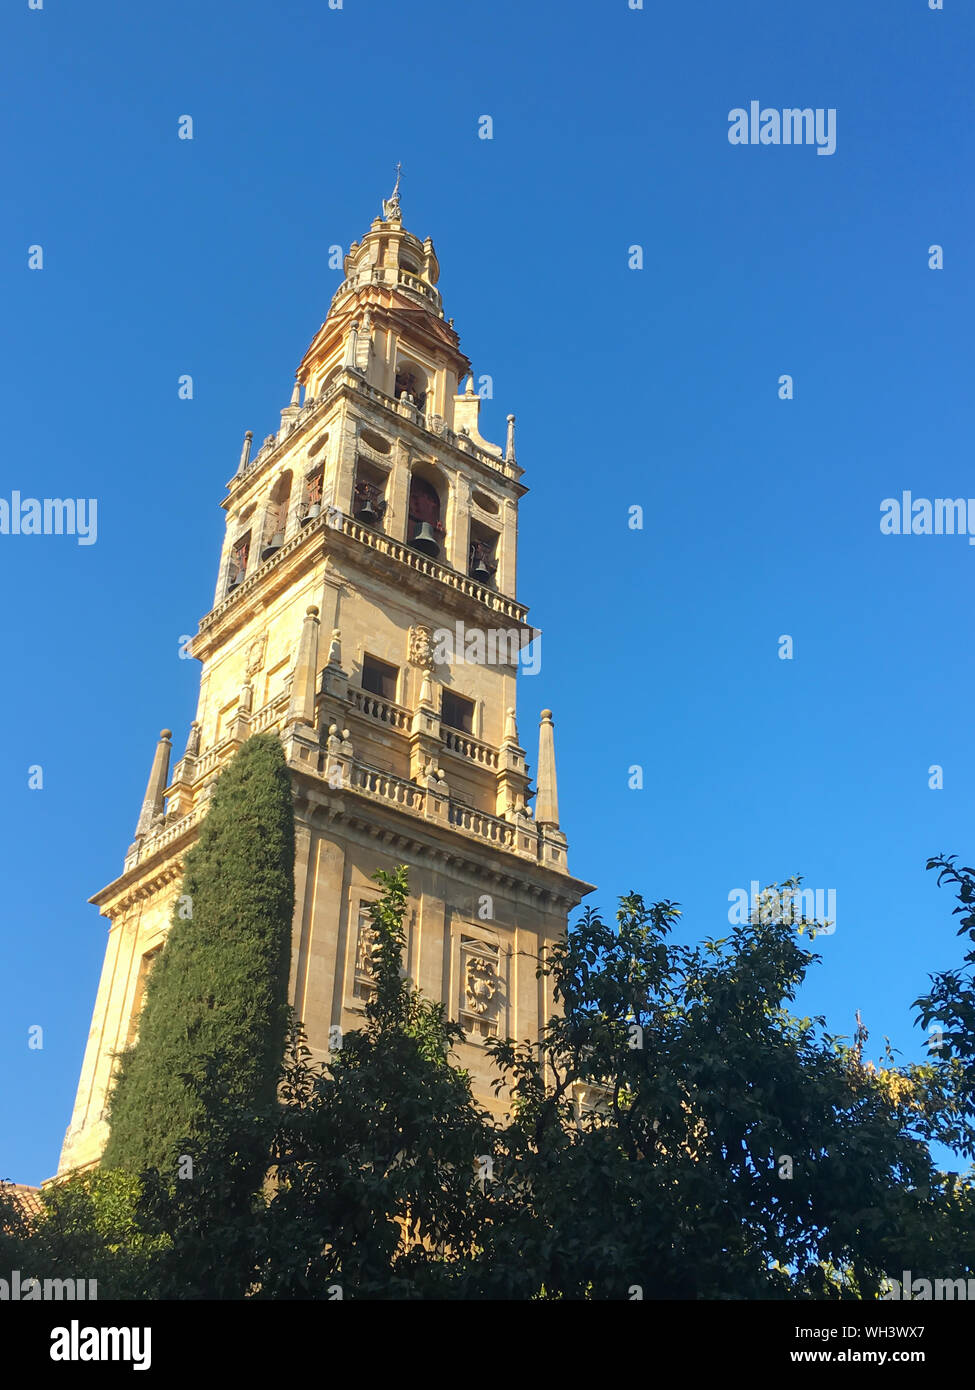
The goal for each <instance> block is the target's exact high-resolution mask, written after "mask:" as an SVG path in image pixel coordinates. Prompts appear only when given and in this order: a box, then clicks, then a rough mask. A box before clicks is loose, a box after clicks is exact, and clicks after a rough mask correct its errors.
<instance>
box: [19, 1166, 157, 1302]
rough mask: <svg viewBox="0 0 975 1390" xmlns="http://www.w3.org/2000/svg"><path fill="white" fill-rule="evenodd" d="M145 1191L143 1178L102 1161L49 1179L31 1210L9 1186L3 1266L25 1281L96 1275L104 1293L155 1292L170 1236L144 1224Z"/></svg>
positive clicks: (134, 1295) (142, 1294)
mask: <svg viewBox="0 0 975 1390" xmlns="http://www.w3.org/2000/svg"><path fill="white" fill-rule="evenodd" d="M139 1195H140V1185H139V1180H138V1179H137V1178H135V1177H133V1176H132V1175H131V1174H129V1173H125V1172H123V1171H121V1170H119V1169H113V1170H107V1169H104V1168H102V1169H88V1170H86V1171H84V1172H80V1173H75V1174H73V1175H72V1176H71V1177H69V1178H67V1179H65V1180H63V1181H61V1182H57V1183H52V1184H49V1185H48V1186H47V1187H45V1188H43V1189H42V1190H41V1194H40V1201H41V1206H42V1210H41V1211H40V1212H39V1213H36V1214H31V1215H29V1216H25V1215H24V1213H23V1211H22V1209H21V1208H20V1206H19V1204H18V1203H17V1201H16V1199H14V1198H13V1197H12V1196H11V1194H9V1193H4V1194H0V1258H2V1259H3V1263H4V1269H5V1270H6V1271H9V1270H13V1269H18V1270H19V1271H20V1275H21V1284H23V1283H24V1282H25V1281H26V1280H27V1279H28V1278H36V1279H40V1280H44V1279H51V1278H72V1279H84V1280H86V1281H87V1280H91V1279H93V1280H96V1281H97V1285H98V1297H99V1299H102V1300H104V1299H109V1298H124V1299H130V1298H144V1297H147V1296H149V1297H151V1296H153V1294H154V1290H155V1279H154V1275H153V1273H152V1271H153V1269H154V1262H155V1259H156V1258H157V1256H158V1253H159V1252H160V1251H161V1249H162V1247H163V1245H164V1243H165V1241H164V1238H160V1237H159V1236H154V1235H149V1234H147V1233H146V1232H145V1231H144V1230H143V1229H142V1228H141V1227H140V1225H139V1222H138V1220H137V1216H136V1212H137V1208H138V1202H139ZM5 1277H7V1276H5Z"/></svg>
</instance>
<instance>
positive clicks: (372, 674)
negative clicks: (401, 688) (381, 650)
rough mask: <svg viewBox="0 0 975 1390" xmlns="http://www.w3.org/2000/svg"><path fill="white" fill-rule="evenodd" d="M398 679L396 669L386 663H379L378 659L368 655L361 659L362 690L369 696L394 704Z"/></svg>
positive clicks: (397, 670)
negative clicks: (367, 692)
mask: <svg viewBox="0 0 975 1390" xmlns="http://www.w3.org/2000/svg"><path fill="white" fill-rule="evenodd" d="M398 678H399V669H398V667H396V666H390V665H389V664H388V662H385V661H380V660H379V659H378V657H375V656H369V655H368V654H367V655H365V656H364V657H363V658H362V688H363V690H368V691H369V693H370V694H371V695H378V696H379V697H380V698H381V699H383V700H392V701H394V702H395V700H396V682H397V680H398Z"/></svg>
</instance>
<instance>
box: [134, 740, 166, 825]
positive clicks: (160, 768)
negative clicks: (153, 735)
mask: <svg viewBox="0 0 975 1390" xmlns="http://www.w3.org/2000/svg"><path fill="white" fill-rule="evenodd" d="M172 737H173V731H172V729H163V730H162V731H161V733H160V735H159V742H158V743H157V744H156V752H155V755H154V757H153V759H152V771H151V772H150V773H149V781H148V782H147V784H146V794H145V796H144V797H143V800H142V810H141V811H140V813H139V821H138V824H137V825H136V827H135V835H136V839H138V838H139V836H140V835H148V833H149V831H150V830H151V829H152V826H153V822H154V821H155V820H156V819H157V818H158V817H159V816H161V815H162V813H163V805H164V804H165V798H164V796H163V792H164V791H165V790H166V787H167V785H168V784H169V755H170V753H171V752H172V750H173V745H172V743H171V742H170V740H171V739H172Z"/></svg>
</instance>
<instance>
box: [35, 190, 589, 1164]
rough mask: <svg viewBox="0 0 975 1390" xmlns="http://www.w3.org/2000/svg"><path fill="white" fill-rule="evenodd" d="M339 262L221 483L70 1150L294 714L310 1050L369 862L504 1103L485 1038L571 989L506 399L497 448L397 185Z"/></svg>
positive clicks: (361, 918) (123, 881) (411, 959)
mask: <svg viewBox="0 0 975 1390" xmlns="http://www.w3.org/2000/svg"><path fill="white" fill-rule="evenodd" d="M344 270H345V279H344V281H343V283H342V284H341V285H340V286H339V289H338V290H337V292H336V294H335V297H334V298H333V300H332V304H331V308H330V309H329V312H328V316H327V318H326V320H325V322H324V323H323V324H322V326H321V328H320V329H319V330H318V332H317V333H316V334H315V337H314V339H313V340H312V343H311V346H310V347H309V348H308V350H307V352H306V353H305V355H304V357H303V358H302V360H301V362H300V364H299V366H298V370H297V373H296V384H295V387H294V390H293V392H292V394H291V399H290V402H289V404H288V405H287V406H285V408H284V409H283V410H282V411H281V426H280V428H279V429H278V431H277V432H276V433H275V434H270V435H268V436H267V438H266V439H265V440H264V442H263V444H262V445H261V447H260V448H259V449H258V451H257V453H256V455H254V457H251V435H250V433H248V434H247V435H246V436H245V441H244V447H243V450H242V453H241V456H240V463H239V467H238V469H237V472H236V473H235V475H234V477H233V478H232V479H231V481H230V482H229V484H228V485H227V496H226V498H225V499H224V501H223V504H222V505H223V507H224V510H225V512H226V518H227V519H226V536H225V539H224V544H223V550H222V554H221V557H220V567H219V573H218V577H217V586H216V593H215V596H214V603H213V607H212V608H211V610H210V612H209V613H208V614H207V615H206V617H204V618H203V620H202V621H201V623H200V626H199V631H198V633H197V634H196V636H195V637H194V639H193V644H192V654H193V656H194V657H196V658H197V659H198V660H199V661H200V662H201V663H202V671H201V676H200V697H199V706H198V709H197V715H196V719H195V720H194V721H193V723H192V725H191V727H190V731H189V738H188V740H187V743H186V749H185V752H184V753H183V755H182V757H181V758H180V759H179V761H178V762H177V763H176V765H175V767H174V768H173V769H172V774H171V775H170V747H171V745H170V737H171V735H170V733H169V731H168V730H164V731H163V733H162V735H161V737H160V740H159V744H158V746H157V749H156V753H155V757H154V759H153V763H152V770H151V773H150V777H149V784H148V787H147V789H146V796H145V800H144V802H143V805H142V809H141V812H140V814H139V817H138V823H137V826H136V832H135V839H134V841H133V843H132V845H131V846H130V847H129V850H128V853H127V854H126V857H125V861H124V868H123V871H122V874H121V876H120V877H119V878H117V879H116V880H115V881H114V882H113V883H111V884H109V885H108V887H107V888H104V889H102V891H101V892H100V893H97V894H96V895H95V897H94V898H92V900H91V901H92V902H94V903H96V904H97V905H98V907H99V908H100V909H101V912H102V914H103V915H104V916H106V917H107V918H108V919H109V921H110V923H111V925H110V928H109V933H108V944H107V948H106V952H105V963H104V967H103V970H102V976H101V983H100V985H99V988H98V995H97V999H96V1002H95V1009H94V1017H93V1022H92V1028H91V1032H90V1034H89V1037H88V1045H87V1050H86V1052H85V1059H84V1064H83V1068H82V1074H81V1082H80V1085H79V1087H78V1095H77V1100H76V1103H75V1108H74V1113H73V1115H72V1120H71V1126H70V1128H69V1129H68V1132H67V1135H66V1138H65V1142H64V1148H63V1151H62V1156H61V1165H60V1171H64V1170H65V1169H70V1168H76V1167H82V1166H84V1165H87V1164H89V1163H92V1162H94V1161H96V1160H97V1158H98V1156H99V1154H100V1153H101V1151H102V1148H103V1146H104V1143H105V1139H106V1133H107V1127H106V1123H105V1118H104V1117H105V1105H106V1098H107V1094H108V1091H109V1087H110V1084H111V1077H112V1071H113V1065H114V1062H113V1058H114V1056H115V1055H116V1054H117V1053H118V1052H119V1051H120V1050H121V1049H122V1048H123V1047H124V1046H125V1045H126V1044H127V1043H129V1042H131V1040H132V1039H133V1038H134V1037H135V1033H136V1028H137V1024H138V1017H139V1011H140V1008H141V1004H142V998H143V993H144V988H145V981H146V976H147V974H148V971H149V970H150V969H151V965H152V961H153V958H154V956H155V955H156V953H157V952H158V951H159V949H160V946H161V945H162V943H163V941H164V939H165V935H166V930H167V926H168V923H169V921H170V918H171V915H172V912H173V908H174V904H175V900H176V898H177V895H178V892H179V885H180V878H181V861H182V857H183V855H184V854H185V852H186V850H187V849H188V848H189V846H190V845H191V844H192V842H193V839H194V837H195V834H196V830H197V827H198V825H199V822H200V819H201V817H202V816H203V815H204V814H205V813H206V808H207V801H208V798H209V795H210V793H211V791H212V788H213V784H214V781H215V779H216V777H217V776H218V774H219V772H220V769H221V768H222V767H223V766H224V765H225V764H226V762H227V760H228V759H229V758H231V757H232V756H233V755H234V753H235V752H236V750H237V749H238V748H239V747H240V746H241V744H242V743H243V741H244V740H245V739H247V738H248V737H249V736H250V735H251V734H254V733H259V732H264V731H267V730H274V731H276V732H277V733H278V734H279V735H280V737H281V739H282V741H283V745H284V750H285V755H286V758H287V761H288V765H289V767H290V769H291V774H292V778H293V787H294V799H295V813H296V836H297V853H296V863H295V890H296V904H295V916H294V929H293V945H292V959H291V981H290V998H291V1003H292V1004H293V1006H294V1008H295V1010H296V1012H297V1015H298V1017H299V1018H301V1019H302V1021H303V1022H304V1024H305V1027H306V1030H307V1033H308V1042H309V1046H310V1047H311V1048H312V1050H313V1053H314V1054H315V1056H316V1058H324V1057H325V1056H326V1055H327V1052H328V1046H329V1029H330V1027H331V1026H332V1025H334V1024H338V1025H340V1026H341V1027H342V1028H344V1029H349V1028H354V1027H357V1026H359V1024H360V1023H361V1021H362V1015H363V1009H364V1007H365V1003H366V1001H367V1000H368V997H369V993H370V989H371V984H370V959H371V958H370V944H371V942H370V931H371V928H370V924H369V919H368V913H367V908H368V904H369V903H370V902H372V901H373V900H374V899H375V898H376V897H377V896H378V893H379V889H378V887H377V885H376V884H375V883H374V882H373V881H372V874H373V872H374V871H375V870H376V869H377V868H387V869H390V868H393V867H394V866H395V865H397V864H401V863H405V864H406V865H407V866H408V869H409V878H410V900H411V909H410V912H409V914H408V919H407V923H406V926H407V951H406V959H405V962H404V964H405V967H406V969H407V971H408V973H409V975H410V977H411V978H412V979H413V980H414V981H415V983H416V984H417V985H418V986H419V987H420V988H421V989H422V990H423V992H424V993H425V994H426V995H427V996H428V997H431V998H438V999H443V1000H444V1001H446V1003H447V1005H448V1009H449V1013H450V1016H451V1017H452V1018H455V1019H459V1020H460V1022H461V1023H462V1024H463V1026H464V1029H465V1032H466V1041H465V1042H464V1043H463V1044H462V1045H461V1047H460V1049H459V1052H460V1061H461V1063H462V1064H463V1065H464V1066H466V1067H467V1068H468V1069H469V1070H470V1071H471V1073H472V1076H473V1077H474V1081H475V1090H476V1093H477V1095H478V1098H479V1099H480V1100H481V1101H482V1103H483V1104H485V1105H488V1106H491V1107H492V1108H495V1109H497V1108H498V1107H499V1104H500V1107H501V1108H503V1101H502V1102H500V1103H499V1102H498V1101H497V1100H496V1099H495V1097H494V1095H493V1092H492V1090H491V1089H490V1086H489V1077H490V1076H491V1075H492V1073H491V1072H490V1071H489V1068H488V1065H487V1061H488V1059H487V1057H486V1056H485V1052H484V1048H485V1043H486V1042H487V1040H488V1039H490V1038H492V1037H495V1036H498V1035H501V1036H504V1035H507V1034H510V1035H512V1036H514V1037H517V1038H529V1037H534V1036H536V1035H537V1034H538V1033H539V1030H540V1029H541V1027H542V1026H543V1024H544V1023H545V1021H546V1018H547V1016H548V1015H549V1013H550V1011H551V1009H552V1000H551V997H550V994H549V992H548V990H547V988H546V983H545V982H544V981H539V980H537V979H536V977H535V960H534V957H536V956H537V955H538V953H539V952H540V951H543V950H544V949H545V948H546V946H547V944H548V943H550V942H551V941H553V940H554V939H555V938H557V937H558V936H559V935H561V934H562V933H563V932H564V931H565V928H566V922H567V917H568V913H569V911H570V910H571V909H572V908H573V907H575V906H576V905H577V903H578V902H579V900H580V898H581V897H582V896H583V895H585V894H586V893H588V892H589V891H590V889H591V886H590V885H589V884H587V883H585V882H582V881H581V880H579V879H576V878H573V877H571V876H570V874H569V871H568V866H567V863H566V839H565V835H564V834H563V832H562V830H561V829H560V826H559V812H558V796H557V791H556V778H555V751H554V740H553V726H552V716H551V711H549V710H545V711H543V712H542V717H541V726H540V731H539V756H538V764H537V780H538V785H537V794H536V806H535V813H534V815H532V813H531V811H530V809H529V805H530V800H531V797H532V795H533V791H532V788H531V785H530V782H529V771H528V767H527V765H526V762H525V752H524V750H523V749H522V747H521V745H520V744H519V739H518V729H517V724H516V718H515V701H516V695H515V684H516V674H517V671H518V667H519V664H521V665H523V666H525V667H526V668H527V669H530V668H529V667H528V654H529V653H531V654H534V653H535V652H537V651H538V648H539V642H540V639H538V638H537V634H535V633H534V631H533V629H532V628H531V627H530V626H529V624H528V622H527V610H526V609H525V608H524V607H523V606H522V605H521V604H520V603H519V602H518V600H517V598H516V583H515V580H516V552H517V538H518V502H519V499H520V498H521V497H522V496H523V494H524V492H525V488H524V487H523V486H522V484H521V481H520V479H521V474H522V470H521V468H519V466H518V464H517V462H516V460H515V445H514V416H511V415H509V416H508V430H507V439H506V443H505V446H504V448H501V447H499V446H497V445H495V444H491V443H488V441H487V440H485V439H483V438H482V437H481V435H480V433H479V430H478V411H479V408H480V398H479V397H478V396H477V395H476V394H475V393H474V389H473V381H472V378H471V375H470V373H471V364H470V362H469V361H468V359H467V358H466V357H465V356H464V354H463V353H462V352H461V351H460V347H459V340H458V336H457V334H456V332H455V331H454V328H453V322H452V320H445V319H444V315H443V310H442V307H441V298H440V292H439V290H438V289H437V280H438V277H439V270H440V268H439V265H438V263H437V257H436V253H435V252H434V249H433V243H432V242H431V241H430V240H429V238H428V239H427V240H426V241H420V240H418V239H417V237H415V236H413V235H411V234H410V233H409V232H407V231H405V230H404V228H403V225H402V220H401V215H400V206H399V196H398V180H397V187H396V189H394V191H393V194H392V196H391V197H390V198H389V199H387V200H386V201H385V202H384V203H383V215H382V217H381V218H376V220H375V221H374V222H373V223H372V226H371V227H370V228H369V231H368V232H367V233H366V235H365V237H364V238H363V240H362V242H361V243H353V244H352V246H351V247H350V249H349V253H348V255H347V256H346V257H345V262H344ZM533 639H534V645H530V644H532V643H533ZM532 659H533V660H534V656H532Z"/></svg>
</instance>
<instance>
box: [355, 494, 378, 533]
mask: <svg viewBox="0 0 975 1390" xmlns="http://www.w3.org/2000/svg"><path fill="white" fill-rule="evenodd" d="M355 519H356V521H361V522H363V523H364V524H365V525H366V526H375V524H376V522H377V521H378V520H379V513H378V512H377V511H376V508H375V505H374V503H373V500H372V498H371V497H367V498H366V499H365V501H364V502H363V504H362V506H361V507H360V508H359V510H358V511H357V512H356V514H355Z"/></svg>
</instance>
